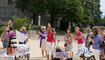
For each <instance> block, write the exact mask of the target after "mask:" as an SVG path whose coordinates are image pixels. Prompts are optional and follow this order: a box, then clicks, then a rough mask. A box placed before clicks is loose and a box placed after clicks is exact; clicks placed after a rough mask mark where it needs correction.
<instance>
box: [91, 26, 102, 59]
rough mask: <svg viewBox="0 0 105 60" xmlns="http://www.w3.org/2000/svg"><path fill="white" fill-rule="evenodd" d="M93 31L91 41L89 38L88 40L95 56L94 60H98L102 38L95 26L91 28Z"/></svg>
mask: <svg viewBox="0 0 105 60" xmlns="http://www.w3.org/2000/svg"><path fill="white" fill-rule="evenodd" d="M92 31H93V39H92V38H90V37H89V39H90V40H91V41H92V47H93V51H92V52H93V54H94V56H95V59H96V60H100V51H101V48H100V44H102V36H101V35H100V34H99V27H97V26H95V27H93V28H92Z"/></svg>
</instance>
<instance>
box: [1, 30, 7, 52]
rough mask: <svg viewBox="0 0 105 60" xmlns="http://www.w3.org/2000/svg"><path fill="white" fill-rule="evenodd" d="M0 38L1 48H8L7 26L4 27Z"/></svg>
mask: <svg viewBox="0 0 105 60" xmlns="http://www.w3.org/2000/svg"><path fill="white" fill-rule="evenodd" d="M1 40H2V41H3V48H7V50H8V46H9V37H8V32H7V28H4V30H3V33H2V34H1ZM7 52H8V51H7Z"/></svg>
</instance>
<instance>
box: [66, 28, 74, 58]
mask: <svg viewBox="0 0 105 60" xmlns="http://www.w3.org/2000/svg"><path fill="white" fill-rule="evenodd" d="M64 40H65V42H66V43H65V49H66V51H70V52H71V51H72V40H73V36H72V34H71V32H70V29H69V28H68V29H67V30H66V35H65V38H64ZM68 60H69V59H68ZM70 60H72V58H70Z"/></svg>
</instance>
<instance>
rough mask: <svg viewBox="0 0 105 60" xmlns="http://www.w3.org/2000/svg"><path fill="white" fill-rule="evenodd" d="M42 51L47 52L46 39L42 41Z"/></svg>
mask: <svg viewBox="0 0 105 60" xmlns="http://www.w3.org/2000/svg"><path fill="white" fill-rule="evenodd" d="M41 49H42V50H46V39H43V40H42V45H41Z"/></svg>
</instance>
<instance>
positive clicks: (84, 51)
mask: <svg viewBox="0 0 105 60" xmlns="http://www.w3.org/2000/svg"><path fill="white" fill-rule="evenodd" d="M83 54H84V56H85V57H91V56H92V55H93V53H92V52H89V51H88V49H87V48H86V47H85V48H80V49H78V51H77V53H76V55H78V56H81V55H83Z"/></svg>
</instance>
